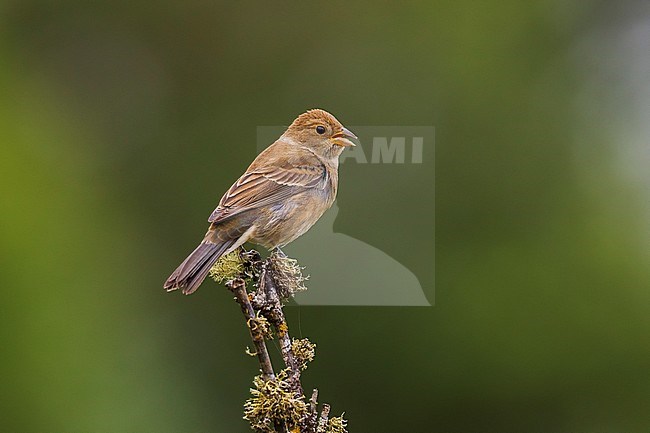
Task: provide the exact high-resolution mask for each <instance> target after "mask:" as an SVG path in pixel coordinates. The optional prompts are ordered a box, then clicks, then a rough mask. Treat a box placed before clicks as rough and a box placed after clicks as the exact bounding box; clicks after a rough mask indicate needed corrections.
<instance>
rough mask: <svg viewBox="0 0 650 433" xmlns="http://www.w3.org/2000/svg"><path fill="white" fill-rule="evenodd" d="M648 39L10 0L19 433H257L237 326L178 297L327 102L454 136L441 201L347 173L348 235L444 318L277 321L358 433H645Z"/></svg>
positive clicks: (310, 13) (538, 6)
mask: <svg viewBox="0 0 650 433" xmlns="http://www.w3.org/2000/svg"><path fill="white" fill-rule="evenodd" d="M648 47H650V9H649V8H648V6H647V3H646V2H642V1H636V2H634V1H632V2H616V3H613V2H604V1H584V2H578V1H573V2H560V1H535V0H533V1H529V2H520V1H502V2H469V1H460V2H459V1H455V2H451V1H446V2H440V1H435V2H421V3H395V4H389V3H382V4H379V3H376V4H371V3H364V2H328V3H320V4H316V3H313V2H309V3H301V4H298V3H296V4H289V3H275V2H274V3H271V2H266V3H261V2H260V3H253V2H251V3H237V4H235V3H233V4H230V3H220V2H219V3H217V2H206V1H194V0H189V1H185V2H172V1H161V2H154V3H152V2H145V1H140V0H132V1H128V2H126V1H112V2H108V1H105V2H101V1H100V2H81V1H62V2H51V1H38V0H22V1H4V2H2V3H1V4H0V95H1V96H0V98H1V99H0V100H1V101H2V104H0V173H1V176H2V177H1V180H2V181H1V182H0V198H1V199H0V205H1V206H2V208H1V212H0V260H1V263H2V268H1V269H2V272H1V273H0V282H1V284H2V290H3V301H2V304H1V306H0V335H1V340H0V343H1V344H2V356H1V361H0V362H1V367H2V384H1V386H0V402H1V403H0V419H1V420H2V422H1V423H2V426H3V431H13V432H66V433H74V432H235V431H247V430H248V427H247V425H246V423H245V422H244V421H243V420H241V415H242V404H243V402H244V400H245V399H246V398H247V396H248V387H249V386H250V384H251V379H252V376H253V374H254V373H255V371H256V369H257V365H256V363H255V360H254V359H252V358H249V357H247V356H245V355H244V353H243V349H244V347H245V346H246V345H248V344H249V341H248V336H247V334H246V330H245V328H244V327H243V323H242V322H243V321H242V318H241V314H240V312H239V309H238V308H237V306H236V305H235V304H234V303H233V302H232V301H231V299H230V298H231V297H230V294H229V293H227V291H226V290H225V289H222V288H220V287H218V286H217V285H216V284H210V283H206V284H205V286H204V287H203V288H202V289H201V290H199V291H198V292H197V293H196V294H195V295H193V296H190V297H183V296H181V295H180V294H177V293H173V294H166V293H164V292H163V290H162V283H163V281H164V280H165V278H166V277H167V276H168V274H169V273H170V272H171V271H172V270H173V269H174V268H175V267H176V265H177V264H178V262H179V261H180V260H181V259H182V258H183V257H184V256H185V255H186V254H187V253H188V252H189V251H190V250H191V249H192V248H193V247H194V246H195V244H196V243H197V242H198V240H199V239H200V237H201V235H202V234H203V231H204V230H205V227H206V218H207V217H208V215H209V214H210V212H211V211H212V209H213V208H214V206H215V204H216V203H217V201H218V199H219V197H220V196H221V194H222V193H223V191H225V189H226V188H227V187H228V186H229V185H230V184H231V183H232V181H233V180H235V179H236V178H237V177H238V176H239V174H240V173H241V172H242V171H243V170H244V169H245V167H246V166H247V165H248V163H249V162H250V161H251V160H252V159H253V157H254V156H255V154H256V147H255V143H256V127H257V126H259V125H287V124H288V123H290V122H291V120H292V119H293V118H294V117H295V116H296V115H297V114H299V113H300V112H302V111H304V110H306V109H308V108H313V107H321V108H325V109H327V110H330V111H332V112H333V113H335V114H336V115H337V116H338V117H339V119H340V120H341V121H342V122H343V123H345V124H346V125H434V126H435V127H436V161H435V166H436V173H435V194H434V184H433V183H434V181H433V179H434V178H433V172H432V168H433V166H432V164H422V165H421V166H409V167H406V168H405V167H402V168H401V169H400V168H399V167H377V166H372V165H371V164H367V165H362V164H355V163H350V164H347V163H346V164H345V165H343V166H342V169H341V182H342V185H341V188H340V193H339V200H338V204H339V207H340V211H339V218H338V219H337V222H336V223H335V229H336V231H338V232H341V233H345V234H347V235H349V236H352V237H355V238H357V239H360V240H362V241H364V242H366V243H368V244H370V245H373V246H375V247H377V248H379V249H381V250H382V251H385V252H387V253H388V254H390V255H391V256H392V257H394V258H395V259H397V260H399V261H400V262H401V263H403V264H405V265H406V266H407V267H408V268H409V269H410V270H411V271H412V272H413V273H415V275H417V276H418V278H419V280H420V283H421V284H422V286H423V288H424V290H425V292H426V294H427V296H428V297H429V299H430V300H431V301H433V299H434V283H435V306H434V307H429V308H372V307H300V308H298V307H292V308H289V309H288V315H289V320H290V325H291V326H292V329H293V330H294V332H296V333H297V332H298V328H299V329H300V332H301V333H302V334H303V335H304V336H309V337H310V338H311V339H312V340H313V341H315V342H316V343H317V344H318V353H317V358H316V361H315V362H314V363H313V364H312V365H311V366H310V368H309V369H308V370H307V371H306V373H305V375H304V382H305V385H306V386H307V387H313V386H318V387H319V388H320V392H321V400H322V401H326V402H330V403H332V405H333V412H334V413H336V414H338V413H340V412H342V411H345V412H346V417H347V418H348V419H349V430H350V431H351V432H375V433H379V432H403V431H415V432H571V433H577V432H625V433H631V432H647V431H649V429H650V418H649V416H648V413H650V344H649V342H650V314H649V313H650V290H648V289H649V288H650V268H649V267H648V260H649V259H650V254H649V252H650V251H649V248H648V246H649V245H650V230H649V228H650V227H649V224H648V215H649V210H650V208H649V206H648V197H650V176H648V170H647V167H648V163H650V153H649V152H648V149H647V143H648V137H649V136H650V130H648V126H647V119H648V117H647V116H648V115H650V103H649V101H650V93H649V90H648V89H650V86H649V85H648V84H649V82H648V77H649V76H650V66H649V63H650V61H649V57H650V52H649V51H648ZM434 203H435V237H434V228H433V226H434V218H433V215H434ZM434 241H435V266H436V272H435V275H434V271H433V264H434V256H433V251H434ZM361 271H362V270H361ZM332 272H336V269H332ZM298 324H299V326H298ZM274 351H275V349H274ZM275 352H277V351H275Z"/></svg>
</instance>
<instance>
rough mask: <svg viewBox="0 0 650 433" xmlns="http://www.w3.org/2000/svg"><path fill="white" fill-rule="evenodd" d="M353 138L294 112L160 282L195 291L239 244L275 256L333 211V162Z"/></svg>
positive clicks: (330, 120) (330, 122)
mask: <svg viewBox="0 0 650 433" xmlns="http://www.w3.org/2000/svg"><path fill="white" fill-rule="evenodd" d="M352 140H357V136H356V135H354V134H353V133H352V132H351V131H350V130H349V129H347V128H346V127H344V126H343V125H342V124H341V122H339V121H338V120H337V119H336V117H334V116H333V115H332V114H330V113H328V112H327V111H325V110H321V109H312V110H308V111H306V112H304V113H302V114H300V115H299V116H298V117H297V118H296V119H295V120H294V121H293V122H292V123H291V125H290V126H289V127H288V128H287V129H286V131H285V132H284V133H283V134H282V135H281V136H280V138H278V139H277V140H276V141H275V142H274V143H273V144H271V145H270V146H268V147H267V148H266V149H264V150H263V151H262V152H261V153H260V154H259V155H258V156H257V157H256V158H255V160H254V161H253V162H252V163H251V165H250V166H249V167H248V169H246V171H245V172H244V174H243V175H242V176H241V177H240V178H239V179H237V181H236V182H235V183H234V184H233V185H232V186H231V187H230V189H228V191H226V193H225V194H224V195H223V197H222V198H221V200H220V201H219V204H218V205H217V207H216V209H215V210H214V211H213V212H212V214H211V215H210V217H209V218H208V222H209V223H210V226H209V228H208V231H207V233H206V234H205V236H204V237H203V240H202V241H201V243H200V244H199V245H198V246H197V247H196V249H194V251H192V252H191V253H190V255H189V256H187V258H186V259H185V260H184V261H183V262H182V263H181V264H180V265H179V266H178V267H177V268H176V270H175V271H174V272H173V273H172V274H171V275H170V276H169V278H168V279H167V281H166V282H165V284H164V288H165V289H166V290H167V291H168V292H170V291H174V290H178V289H180V290H181V292H182V293H183V294H186V295H189V294H191V293H194V292H195V291H196V290H197V289H198V288H199V286H200V285H201V283H202V282H203V280H204V279H205V278H206V276H207V275H208V273H209V272H210V269H211V268H212V266H213V265H214V264H215V263H216V262H217V260H219V258H220V257H222V256H224V255H226V254H228V253H230V252H232V251H234V250H236V249H237V248H239V247H240V246H242V245H243V244H244V243H245V242H249V243H252V244H255V245H260V246H262V247H264V248H266V249H267V250H269V251H272V250H278V251H279V252H281V248H282V247H284V246H285V245H287V244H289V243H290V242H292V241H293V240H295V239H296V238H298V237H299V236H301V235H302V234H304V233H305V232H307V230H309V229H310V228H311V227H312V226H313V225H314V224H315V223H316V221H318V219H319V218H320V217H321V216H322V215H323V213H325V211H326V210H327V209H329V208H330V206H332V203H334V200H335V198H336V193H337V190H338V181H339V179H338V168H339V156H340V155H341V154H342V153H343V151H344V150H345V149H346V148H348V147H352V146H355V144H354V142H353V141H352Z"/></svg>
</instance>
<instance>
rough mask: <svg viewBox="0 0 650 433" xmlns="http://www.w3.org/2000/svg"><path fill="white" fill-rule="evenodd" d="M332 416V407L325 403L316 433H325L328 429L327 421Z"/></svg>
mask: <svg viewBox="0 0 650 433" xmlns="http://www.w3.org/2000/svg"><path fill="white" fill-rule="evenodd" d="M329 416H330V405H329V404H327V403H323V410H322V411H321V413H320V419H319V420H318V428H317V429H316V433H325V431H326V429H327V419H328V418H329Z"/></svg>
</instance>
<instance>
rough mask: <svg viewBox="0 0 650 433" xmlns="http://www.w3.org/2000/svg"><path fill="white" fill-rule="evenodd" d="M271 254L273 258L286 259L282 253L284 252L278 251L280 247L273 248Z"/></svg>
mask: <svg viewBox="0 0 650 433" xmlns="http://www.w3.org/2000/svg"><path fill="white" fill-rule="evenodd" d="M271 254H272V255H274V256H278V257H280V258H282V259H284V258H286V257H287V255H286V254H285V253H284V251H282V250H281V249H280V247H275V248H273V250H272V251H271Z"/></svg>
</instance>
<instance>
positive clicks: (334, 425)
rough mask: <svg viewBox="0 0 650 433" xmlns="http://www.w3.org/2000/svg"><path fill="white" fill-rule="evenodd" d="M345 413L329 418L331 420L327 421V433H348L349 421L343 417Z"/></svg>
mask: <svg viewBox="0 0 650 433" xmlns="http://www.w3.org/2000/svg"><path fill="white" fill-rule="evenodd" d="M343 415H345V414H341V416H335V417H333V418H330V419H329V422H328V423H327V433H348V431H347V429H346V427H347V425H348V421H347V420H346V419H344V418H343Z"/></svg>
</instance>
